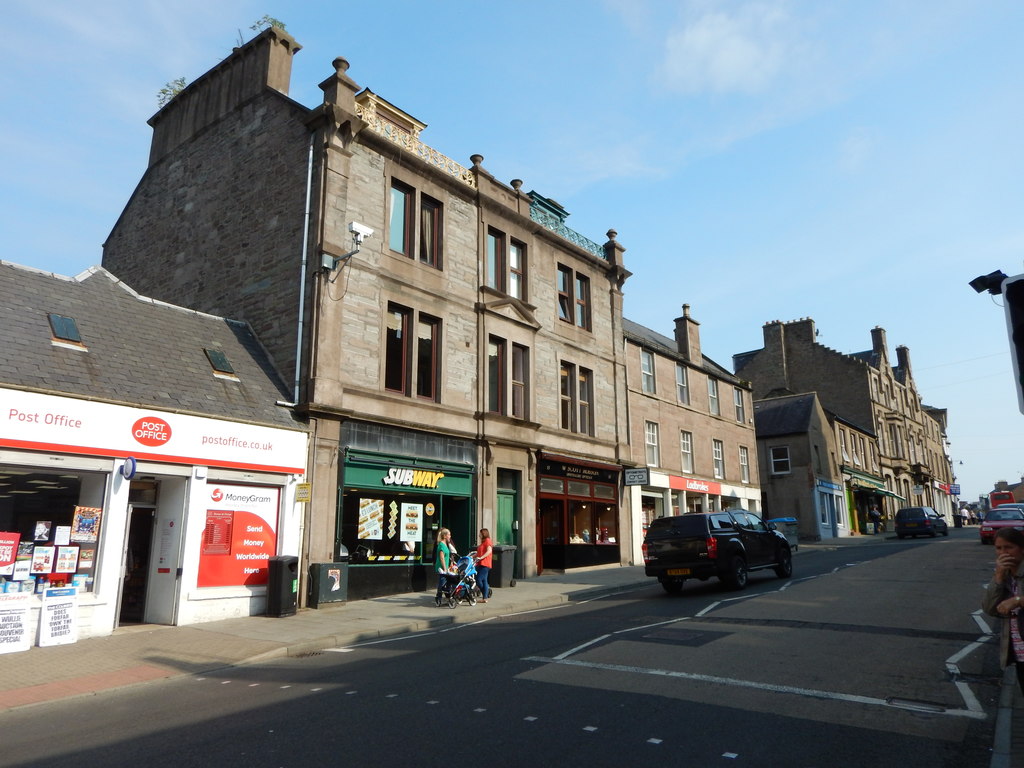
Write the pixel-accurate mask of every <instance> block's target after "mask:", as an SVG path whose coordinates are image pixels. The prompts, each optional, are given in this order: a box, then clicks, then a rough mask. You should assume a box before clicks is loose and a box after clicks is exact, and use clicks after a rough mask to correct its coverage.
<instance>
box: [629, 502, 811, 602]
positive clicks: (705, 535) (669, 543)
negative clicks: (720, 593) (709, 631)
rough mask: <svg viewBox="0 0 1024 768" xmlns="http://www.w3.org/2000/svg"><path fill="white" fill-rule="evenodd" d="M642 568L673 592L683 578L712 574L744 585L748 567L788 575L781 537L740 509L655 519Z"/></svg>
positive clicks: (789, 567) (789, 562)
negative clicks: (766, 569)
mask: <svg viewBox="0 0 1024 768" xmlns="http://www.w3.org/2000/svg"><path fill="white" fill-rule="evenodd" d="M643 553H644V572H645V573H646V574H647V575H648V576H657V577H658V581H659V582H661V586H662V587H663V588H664V589H665V591H666V592H669V593H670V594H676V593H678V592H680V591H682V589H683V582H685V581H686V580H687V579H700V580H701V581H706V580H707V579H709V578H711V577H712V576H716V577H718V578H719V579H721V580H722V581H723V582H724V583H725V584H726V585H728V586H730V587H732V588H733V589H743V588H744V587H746V586H747V575H748V573H749V572H750V571H757V570H762V569H765V568H772V569H774V570H775V573H776V575H777V576H778V577H779V578H780V579H787V578H789V577H790V576H791V575H792V573H793V555H792V553H791V552H790V549H789V542H788V541H787V540H786V537H785V536H784V535H783V534H781V533H780V532H779V531H777V530H775V527H774V526H773V525H771V524H769V523H765V522H764V521H763V520H762V519H761V518H760V517H758V516H757V515H755V514H753V513H751V512H746V511H744V510H742V509H737V510H723V511H721V512H707V513H690V514H686V515H678V516H676V517H658V518H655V519H654V520H652V521H651V525H650V527H649V528H648V529H647V536H646V537H645V538H644V545H643Z"/></svg>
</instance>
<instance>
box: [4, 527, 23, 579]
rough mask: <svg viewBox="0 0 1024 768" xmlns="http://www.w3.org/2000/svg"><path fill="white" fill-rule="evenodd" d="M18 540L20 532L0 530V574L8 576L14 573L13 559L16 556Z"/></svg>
mask: <svg viewBox="0 0 1024 768" xmlns="http://www.w3.org/2000/svg"><path fill="white" fill-rule="evenodd" d="M20 540H21V534H20V533H9V532H7V531H0V576H10V575H11V574H12V573H14V561H15V560H16V559H17V557H18V542H19V541H20Z"/></svg>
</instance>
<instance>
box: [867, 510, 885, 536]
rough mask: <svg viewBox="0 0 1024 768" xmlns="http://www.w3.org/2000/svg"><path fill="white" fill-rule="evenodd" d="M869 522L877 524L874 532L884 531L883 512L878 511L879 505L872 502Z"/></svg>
mask: <svg viewBox="0 0 1024 768" xmlns="http://www.w3.org/2000/svg"><path fill="white" fill-rule="evenodd" d="M868 522H870V523H871V524H872V525H874V526H875V528H874V530H873V531H872V533H881V532H882V513H881V512H879V511H878V505H877V504H872V505H871V509H869V510H868Z"/></svg>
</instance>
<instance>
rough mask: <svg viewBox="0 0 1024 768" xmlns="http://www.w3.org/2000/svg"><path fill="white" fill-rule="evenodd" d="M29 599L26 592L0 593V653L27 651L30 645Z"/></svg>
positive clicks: (29, 596)
mask: <svg viewBox="0 0 1024 768" xmlns="http://www.w3.org/2000/svg"><path fill="white" fill-rule="evenodd" d="M30 599H31V595H26V594H19V593H14V592H8V593H6V594H0V653H16V652H18V651H27V650H28V649H29V648H31V647H32V634H30V632H29V624H28V622H29V615H30V614H29V601H30Z"/></svg>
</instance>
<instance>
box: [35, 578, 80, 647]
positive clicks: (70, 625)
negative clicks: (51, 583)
mask: <svg viewBox="0 0 1024 768" xmlns="http://www.w3.org/2000/svg"><path fill="white" fill-rule="evenodd" d="M77 642H78V590H77V589H76V588H75V587H51V588H49V589H44V590H43V610H42V612H41V613H40V614H39V645H40V647H46V646H48V645H68V644H70V643H77Z"/></svg>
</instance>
